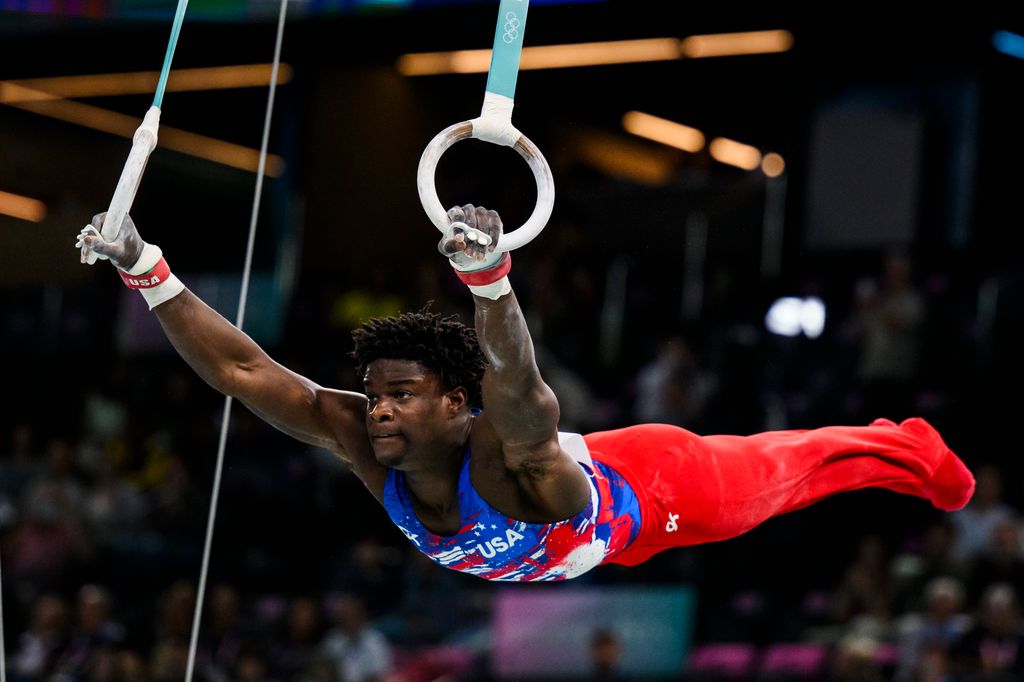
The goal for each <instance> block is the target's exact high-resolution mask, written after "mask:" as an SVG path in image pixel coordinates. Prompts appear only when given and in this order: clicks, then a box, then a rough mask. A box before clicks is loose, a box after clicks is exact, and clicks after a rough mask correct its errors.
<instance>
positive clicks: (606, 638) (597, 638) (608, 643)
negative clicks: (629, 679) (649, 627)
mask: <svg viewBox="0 0 1024 682" xmlns="http://www.w3.org/2000/svg"><path fill="white" fill-rule="evenodd" d="M621 661H622V642H621V641H620V640H619V637H618V635H616V634H615V632H613V631H612V630H606V629H601V630H596V631H595V632H594V634H593V635H591V637H590V664H591V670H592V671H593V675H592V677H591V679H593V680H594V681H595V682H621V681H622V680H625V679H626V678H625V677H623V675H622V673H621V672H620V670H619V666H620V665H621Z"/></svg>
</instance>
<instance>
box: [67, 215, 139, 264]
mask: <svg viewBox="0 0 1024 682" xmlns="http://www.w3.org/2000/svg"><path fill="white" fill-rule="evenodd" d="M106 216H107V214H106V213H99V214H97V215H94V216H93V217H92V221H90V223H89V224H88V225H86V226H85V227H84V228H82V231H81V232H79V233H78V241H77V242H76V243H75V246H76V247H78V248H79V249H81V252H82V256H81V259H82V262H83V263H85V262H86V261H87V258H88V256H89V253H90V252H92V253H95V254H96V257H97V258H99V259H101V260H110V262H111V263H113V264H114V265H116V266H117V267H119V268H120V269H122V270H124V271H126V272H127V271H128V270H131V269H132V267H134V266H135V264H136V263H137V262H138V261H139V257H140V256H141V255H142V249H143V248H144V247H145V246H146V242H144V241H142V237H140V236H139V231H138V230H137V229H135V223H134V222H132V219H131V217H130V216H128V215H125V217H124V220H123V221H121V229H120V230H118V232H117V236H116V237H114V240H113V241H109V242H108V241H106V240H105V239H103V236H102V235H101V234H100V231H101V230H102V229H103V220H104V219H105V218H106Z"/></svg>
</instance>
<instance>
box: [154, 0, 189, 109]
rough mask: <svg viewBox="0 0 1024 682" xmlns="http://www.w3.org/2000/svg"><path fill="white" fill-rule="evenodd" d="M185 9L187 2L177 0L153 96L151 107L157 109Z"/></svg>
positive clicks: (186, 0)
mask: <svg viewBox="0 0 1024 682" xmlns="http://www.w3.org/2000/svg"><path fill="white" fill-rule="evenodd" d="M186 7H188V0H178V9H177V10H176V11H175V12H174V25H173V26H172V27H171V39H170V41H169V42H168V43H167V52H166V53H165V54H164V67H163V69H161V70H160V81H159V82H158V83H157V85H156V95H154V96H153V106H154V107H156V108H157V109H162V108H163V103H164V89H165V88H166V87H167V76H169V75H170V73H171V60H172V59H174V48H176V47H177V46H178V34H180V33H181V25H182V23H183V22H184V21H185V8H186Z"/></svg>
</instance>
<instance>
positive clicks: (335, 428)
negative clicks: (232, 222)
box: [77, 205, 974, 581]
mask: <svg viewBox="0 0 1024 682" xmlns="http://www.w3.org/2000/svg"><path fill="white" fill-rule="evenodd" d="M103 218H104V216H103V214H100V215H97V216H95V217H94V218H93V221H92V225H89V226H87V227H86V228H85V229H83V231H82V232H81V234H80V235H79V241H78V243H77V246H78V247H79V248H80V249H81V252H82V257H83V261H84V259H85V257H86V256H87V255H88V253H89V252H90V251H92V252H94V253H96V254H97V256H98V257H100V258H102V259H109V260H110V261H111V262H112V263H113V264H114V265H115V266H116V267H117V268H118V269H119V270H118V271H119V273H120V275H121V277H122V279H123V280H124V282H125V284H126V285H127V286H129V287H130V288H133V289H138V290H139V291H140V292H141V293H142V295H143V296H144V297H145V298H146V301H147V302H148V304H149V306H150V309H151V310H153V311H154V313H155V314H156V316H157V318H158V319H159V321H160V324H161V325H162V326H163V329H164V331H165V333H166V334H167V337H168V339H170V341H171V343H172V344H173V346H174V348H175V349H177V351H178V353H179V354H180V355H181V356H182V358H184V359H185V361H186V362H187V363H188V364H189V365H190V366H191V367H192V368H193V369H194V370H195V371H196V372H197V373H198V374H199V376H201V377H202V378H203V379H204V380H205V381H206V382H207V383H209V384H210V385H211V386H212V387H213V388H215V389H217V390H218V391H220V392H221V393H224V394H226V395H230V396H234V397H235V398H237V399H238V400H240V401H242V402H243V403H245V405H246V406H248V407H249V409H251V410H252V411H253V412H255V413H256V414H257V415H259V416H260V417H262V418H263V419H265V420H266V421H267V422H269V423H270V424H272V425H273V426H275V427H277V428H278V429H280V430H281V431H283V432H285V433H287V434H289V435H291V436H293V437H295V438H297V439H298V440H300V441H302V442H304V443H309V444H311V445H317V446H321V447H325V448H327V449H329V450H330V451H332V452H333V453H334V454H336V455H337V456H338V457H339V458H341V459H342V460H343V461H345V462H347V463H348V464H349V465H350V466H351V467H352V470H353V471H354V472H355V474H356V476H358V477H359V479H360V480H361V481H362V482H363V483H364V485H366V487H367V489H369V491H370V493H371V494H372V495H373V496H374V497H375V498H377V501H378V502H380V503H381V504H382V505H383V506H384V508H385V509H386V510H387V513H388V515H389V516H390V517H391V520H392V521H393V522H394V523H395V524H396V525H397V526H398V527H399V528H400V529H401V530H402V532H403V533H404V534H405V535H406V537H407V538H409V540H410V541H411V542H412V543H413V544H415V545H416V547H417V549H419V550H420V551H421V552H423V553H424V554H426V555H427V556H429V557H430V558H431V559H433V560H434V561H435V562H436V563H438V564H440V565H441V566H444V567H446V568H450V569H454V570H457V571H463V572H465V573H470V574H473V575H477V576H480V577H482V578H486V579H488V580H513V581H543V580H565V579H568V578H574V577H576V576H579V575H581V574H583V573H585V572H587V571H589V570H590V569H592V568H594V567H595V566H598V565H601V564H607V563H614V564H624V565H627V566H632V565H636V564H639V563H641V562H643V561H645V560H646V559H648V558H649V557H650V556H652V555H653V554H655V553H657V552H661V551H663V550H666V549H669V548H672V547H682V546H687V545H694V544H699V543H704V542H713V541H717V540H725V539H728V538H732V537H735V536H737V535H740V534H742V533H745V532H747V531H749V530H751V529H752V528H754V527H756V526H758V525H759V524H761V523H762V522H764V521H766V520H767V519H770V518H772V517H774V516H778V515H779V514H784V513H786V512H790V511H793V510H796V509H800V508H802V507H806V506H807V505H810V504H813V503H815V502H817V501H818V500H822V499H824V498H826V497H829V496H831V495H835V494H837V493H841V492H845V491H851V490H857V489H860V488H885V489H888V490H893V491H895V492H898V493H904V494H908V495H915V496H917V497H922V498H924V499H927V500H929V501H930V502H931V503H932V504H933V505H934V506H936V507H937V508H939V509H943V510H955V509H960V508H961V507H963V506H964V505H966V504H967V502H968V500H969V499H970V497H971V494H972V493H973V490H974V478H973V476H972V475H971V473H970V472H969V471H968V470H967V468H966V467H965V466H964V464H963V462H961V461H960V459H958V458H957V456H956V455H955V454H953V452H952V451H950V449H949V448H948V447H946V445H945V443H944V442H943V440H942V438H941V437H940V436H939V434H938V433H937V432H936V431H935V429H933V428H932V427H931V426H930V425H929V424H928V423H927V422H925V421H924V420H923V419H918V418H915V419H908V420H906V421H904V422H903V423H902V424H895V423H893V422H891V421H888V420H882V419H880V420H876V421H875V422H874V423H872V424H871V425H870V426H862V427H848V426H829V427H825V428H820V429H815V430H808V431H777V432H769V433H761V434H757V435H753V436H746V437H741V436H698V435H696V434H693V433H691V432H689V431H686V430H684V429H682V428H678V427H675V426H667V425H661V424H648V425H640V426H633V427H629V428H624V429H619V430H614V431H605V432H600V433H592V434H588V435H585V436H582V437H580V436H578V435H574V434H560V433H559V432H558V419H559V410H558V400H557V399H556V397H555V395H554V394H553V393H552V391H551V389H550V388H549V387H548V386H547V385H546V384H545V383H544V381H543V379H542V378H541V375H540V372H539V371H538V369H537V365H536V362H535V360H534V349H533V343H532V341H531V339H530V334H529V330H528V329H527V326H526V322H525V320H524V318H523V314H522V311H521V310H520V308H519V303H518V302H517V301H516V297H515V294H514V293H512V290H511V287H510V285H509V282H508V278H507V274H508V271H509V268H510V265H511V260H510V257H509V255H508V254H507V253H505V254H502V253H501V252H498V251H496V250H495V248H494V247H495V245H496V244H497V242H498V240H499V239H500V237H501V231H502V224H501V220H500V218H499V217H498V214H497V213H495V212H494V211H488V210H486V209H484V208H481V207H474V206H471V205H470V206H464V207H461V208H454V209H452V210H451V211H449V218H450V219H451V221H452V226H451V227H450V228H449V231H448V232H447V233H446V234H445V236H444V237H443V238H442V239H441V242H440V243H439V250H440V251H441V253H442V254H443V255H445V256H447V257H448V258H449V259H450V261H451V264H452V266H453V267H454V268H455V269H456V272H457V273H458V275H459V277H460V279H461V280H462V281H463V282H465V283H466V284H467V285H468V286H469V288H470V291H471V292H472V293H473V302H474V305H475V310H476V313H475V318H476V319H475V330H474V329H473V328H470V327H467V326H465V325H462V324H460V323H458V322H457V321H454V320H453V319H450V318H443V317H441V316H438V315H435V314H431V313H424V312H421V313H406V314H403V315H400V316H397V317H389V318H380V319H374V320H370V321H369V322H367V323H365V324H364V325H363V326H362V327H361V328H359V329H357V330H356V331H355V332H353V340H354V342H355V347H354V350H353V352H352V357H353V358H354V359H355V362H356V365H357V369H358V372H359V374H360V376H361V378H362V381H363V388H364V390H365V395H364V394H360V393H353V392H348V391H339V390H334V389H329V388H324V387H322V386H319V385H318V384H316V383H314V382H313V381H311V380H309V379H307V378H305V377H302V376H299V375H298V374H296V373H294V372H292V371H290V370H288V369H287V368H285V367H283V366H281V365H280V364H278V363H276V362H274V360H272V359H271V358H270V357H269V356H268V355H267V354H266V353H265V352H264V351H263V350H262V349H261V348H260V347H259V346H258V345H256V343H254V342H253V341H252V340H251V339H250V338H249V337H248V336H247V335H246V334H244V333H243V332H242V331H240V330H239V329H237V328H236V327H235V326H233V325H232V324H231V323H229V322H228V321H227V320H225V319H224V318H223V317H221V316H220V315H219V314H217V313H216V312H215V311H214V310H212V309H211V308H210V307H208V306H207V305H206V304H205V303H203V302H202V301H201V300H200V299H199V298H198V297H196V296H195V294H193V293H192V292H191V291H189V290H188V289H187V288H185V286H184V285H183V284H182V283H181V281H180V280H179V279H178V278H177V277H175V276H174V275H173V274H172V273H171V271H170V268H169V267H168V265H167V262H166V260H164V258H163V256H162V253H161V251H160V249H159V248H158V247H156V246H154V245H152V244H147V243H145V242H144V241H142V239H141V237H140V236H139V233H138V231H137V230H136V227H135V225H134V223H133V222H132V220H131V218H129V217H126V218H125V219H124V222H123V223H122V224H121V226H120V230H119V232H118V234H117V237H116V238H115V239H114V240H113V241H110V242H106V241H104V240H103V238H102V237H101V236H100V235H99V231H98V228H100V227H101V226H102V224H103ZM93 226H95V227H93ZM483 244H488V245H487V246H483ZM478 408H483V409H478Z"/></svg>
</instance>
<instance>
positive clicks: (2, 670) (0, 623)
mask: <svg viewBox="0 0 1024 682" xmlns="http://www.w3.org/2000/svg"><path fill="white" fill-rule="evenodd" d="M3 585H4V575H3V572H2V571H0V682H7V651H6V649H4V589H3Z"/></svg>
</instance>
